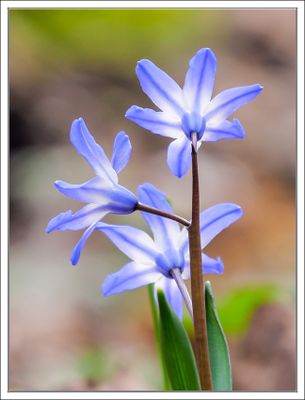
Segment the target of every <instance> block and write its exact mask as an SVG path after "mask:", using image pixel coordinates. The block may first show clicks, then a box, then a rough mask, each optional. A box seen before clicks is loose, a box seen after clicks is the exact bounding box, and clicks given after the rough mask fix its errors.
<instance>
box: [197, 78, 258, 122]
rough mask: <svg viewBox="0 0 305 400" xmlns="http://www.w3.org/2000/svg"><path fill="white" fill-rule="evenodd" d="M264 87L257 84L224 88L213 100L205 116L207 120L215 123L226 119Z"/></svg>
mask: <svg viewBox="0 0 305 400" xmlns="http://www.w3.org/2000/svg"><path fill="white" fill-rule="evenodd" d="M262 89H263V87H262V86H261V85H257V84H256V85H250V86H241V87H236V88H232V89H228V90H224V91H223V92H221V93H219V94H218V95H217V96H216V97H214V99H213V100H212V101H211V103H210V105H209V107H208V109H207V111H206V113H205V116H204V117H205V119H206V121H207V122H209V123H215V124H216V123H220V122H222V121H224V120H225V119H226V118H227V117H229V116H230V115H231V114H232V113H233V112H234V111H236V110H237V109H238V108H240V107H241V106H243V105H244V104H246V103H249V101H251V100H253V99H255V97H256V96H258V95H259V93H260V92H261V91H262Z"/></svg>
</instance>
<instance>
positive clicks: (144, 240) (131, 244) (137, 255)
mask: <svg viewBox="0 0 305 400" xmlns="http://www.w3.org/2000/svg"><path fill="white" fill-rule="evenodd" d="M96 229H98V230H99V231H101V232H103V233H104V234H105V235H106V236H107V237H108V238H109V239H110V240H111V241H112V242H113V243H114V244H115V245H116V246H117V247H118V248H119V249H120V250H121V251H122V252H123V253H125V254H126V255H127V256H128V257H129V258H131V259H132V260H134V261H137V262H139V263H154V262H155V259H156V258H157V257H158V255H159V252H158V250H157V248H156V245H155V243H154V242H153V240H152V239H151V238H150V237H149V236H148V235H147V233H145V232H143V231H141V230H140V229H137V228H133V227H131V226H124V225H109V224H105V223H103V222H100V223H98V224H97V225H96Z"/></svg>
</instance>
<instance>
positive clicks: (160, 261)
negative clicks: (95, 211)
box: [96, 183, 242, 318]
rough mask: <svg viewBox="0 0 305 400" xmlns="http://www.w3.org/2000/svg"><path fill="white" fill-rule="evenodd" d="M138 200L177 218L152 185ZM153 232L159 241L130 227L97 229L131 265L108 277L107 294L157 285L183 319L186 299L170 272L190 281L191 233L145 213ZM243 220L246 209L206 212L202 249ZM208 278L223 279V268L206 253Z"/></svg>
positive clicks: (100, 226)
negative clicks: (240, 219) (189, 238)
mask: <svg viewBox="0 0 305 400" xmlns="http://www.w3.org/2000/svg"><path fill="white" fill-rule="evenodd" d="M138 192H139V201H141V202H143V203H145V204H147V205H150V206H152V207H156V208H158V209H161V210H163V211H166V212H169V213H172V209H171V206H170V205H169V203H168V201H167V199H166V196H165V195H164V194H163V193H162V192H160V191H159V190H157V189H156V188H155V187H154V186H153V185H151V184H148V183H146V184H144V185H142V186H139V189H138ZM142 214H143V216H144V218H145V220H146V222H147V224H148V226H149V227H150V229H151V231H152V233H153V236H154V240H153V239H152V238H151V237H150V236H149V235H148V234H147V233H145V232H144V231H142V230H140V229H137V228H133V227H130V226H122V225H121V226H119V225H109V224H106V223H103V222H99V223H97V224H96V229H98V230H100V231H101V232H103V233H104V234H105V235H107V236H108V238H109V239H110V240H111V241H112V242H113V243H114V244H115V245H116V246H117V247H118V248H119V249H120V250H121V251H122V252H123V253H125V254H126V255H127V256H128V257H129V258H130V259H131V260H132V261H131V262H129V263H128V264H126V265H125V266H124V267H123V268H122V269H120V270H119V271H117V272H115V273H113V274H111V275H109V276H107V277H106V279H105V281H104V283H103V285H102V292H103V294H104V295H105V296H110V295H113V294H116V293H120V292H123V291H125V290H133V289H136V288H138V287H141V286H144V285H148V284H150V283H154V284H155V285H154V286H155V289H158V288H161V289H162V290H163V291H164V292H165V295H166V298H167V301H168V302H169V304H170V305H171V306H172V308H173V309H174V311H175V312H176V314H177V315H178V316H179V318H181V317H182V309H183V303H182V296H181V294H180V291H179V289H178V287H177V285H176V282H175V281H174V279H173V278H172V276H171V275H170V270H171V269H173V268H179V269H180V271H181V273H182V277H183V279H189V278H190V263H189V245H188V233H187V229H186V228H185V227H184V228H183V229H182V230H180V227H179V224H178V223H177V222H175V221H172V220H169V219H165V218H163V217H160V216H158V215H153V214H149V213H146V212H143V213H142ZM241 215H242V209H241V208H240V207H239V206H237V205H235V204H230V203H224V204H218V205H216V206H213V207H210V208H208V209H207V210H205V211H203V212H202V213H201V216H200V219H201V232H200V234H201V245H202V248H204V247H205V246H206V245H207V244H208V243H209V242H210V241H211V240H212V239H213V238H214V237H215V236H216V235H218V234H219V233H220V232H221V231H222V230H223V229H225V228H227V227H228V226H229V225H231V224H232V223H233V222H235V221H236V220H238V219H239V218H240V217H241ZM202 260H203V262H202V267H203V273H205V274H220V273H222V272H223V263H222V261H221V259H220V258H217V259H212V258H210V257H208V256H207V255H205V254H203V258H202Z"/></svg>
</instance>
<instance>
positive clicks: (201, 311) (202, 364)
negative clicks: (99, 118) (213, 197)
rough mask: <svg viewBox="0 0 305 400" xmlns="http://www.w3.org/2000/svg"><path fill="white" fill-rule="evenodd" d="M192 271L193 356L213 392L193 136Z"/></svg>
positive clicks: (204, 382) (203, 383) (205, 387)
mask: <svg viewBox="0 0 305 400" xmlns="http://www.w3.org/2000/svg"><path fill="white" fill-rule="evenodd" d="M188 232H189V248H190V268H191V291H192V302H193V313H194V333H195V354H196V361H197V366H198V372H199V376H200V382H201V387H202V389H203V390H212V376H211V368H210V360H209V349H208V335H207V325H206V314H205V296H204V286H203V280H202V255H201V240H200V189H199V168H198V158H197V133H196V132H193V133H192V222H191V225H190V227H189V229H188Z"/></svg>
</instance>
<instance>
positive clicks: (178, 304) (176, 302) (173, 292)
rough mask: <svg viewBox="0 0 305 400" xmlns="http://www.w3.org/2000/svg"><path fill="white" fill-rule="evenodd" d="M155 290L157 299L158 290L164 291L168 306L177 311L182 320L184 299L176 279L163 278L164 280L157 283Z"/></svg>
mask: <svg viewBox="0 0 305 400" xmlns="http://www.w3.org/2000/svg"><path fill="white" fill-rule="evenodd" d="M154 288H155V297H156V293H157V290H158V289H162V290H163V292H164V293H165V297H166V300H167V302H168V304H169V305H170V306H171V307H172V309H173V310H174V311H175V313H176V314H177V316H178V318H179V319H182V315H183V299H182V295H181V293H180V291H179V289H178V286H177V284H176V282H175V281H174V279H171V278H166V277H165V276H162V278H161V279H159V280H158V281H157V282H156V283H155V285H154Z"/></svg>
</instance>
